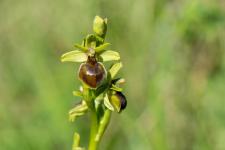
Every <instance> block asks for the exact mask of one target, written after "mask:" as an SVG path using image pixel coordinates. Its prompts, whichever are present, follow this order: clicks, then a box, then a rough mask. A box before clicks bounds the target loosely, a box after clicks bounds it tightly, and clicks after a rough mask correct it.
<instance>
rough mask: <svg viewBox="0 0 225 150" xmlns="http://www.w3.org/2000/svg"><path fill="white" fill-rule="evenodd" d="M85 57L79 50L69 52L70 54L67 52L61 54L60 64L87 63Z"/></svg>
mask: <svg viewBox="0 0 225 150" xmlns="http://www.w3.org/2000/svg"><path fill="white" fill-rule="evenodd" d="M87 58H88V57H87V55H86V54H85V53H84V52H82V51H80V50H74V51H70V52H67V53H65V54H63V55H62V56H61V61H62V62H66V61H69V62H85V61H87Z"/></svg>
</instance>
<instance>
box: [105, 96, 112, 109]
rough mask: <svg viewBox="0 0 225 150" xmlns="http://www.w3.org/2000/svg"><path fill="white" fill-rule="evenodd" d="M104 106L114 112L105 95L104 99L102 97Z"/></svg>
mask: <svg viewBox="0 0 225 150" xmlns="http://www.w3.org/2000/svg"><path fill="white" fill-rule="evenodd" d="M104 105H105V106H106V107H107V108H108V109H109V110H111V111H114V107H113V105H112V104H111V103H110V100H109V97H108V94H105V97H104Z"/></svg>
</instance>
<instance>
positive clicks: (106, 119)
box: [95, 109, 111, 141]
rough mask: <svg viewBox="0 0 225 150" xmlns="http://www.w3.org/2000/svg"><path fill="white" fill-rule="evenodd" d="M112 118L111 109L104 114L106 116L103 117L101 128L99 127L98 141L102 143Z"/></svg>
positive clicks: (96, 138)
mask: <svg viewBox="0 0 225 150" xmlns="http://www.w3.org/2000/svg"><path fill="white" fill-rule="evenodd" d="M110 118H111V111H110V110H109V109H106V110H105V112H104V116H103V117H102V119H101V121H100V123H99V127H98V133H97V135H96V137H95V140H96V141H100V140H101V138H102V136H103V134H104V132H105V130H106V128H107V126H108V124H109V121H110Z"/></svg>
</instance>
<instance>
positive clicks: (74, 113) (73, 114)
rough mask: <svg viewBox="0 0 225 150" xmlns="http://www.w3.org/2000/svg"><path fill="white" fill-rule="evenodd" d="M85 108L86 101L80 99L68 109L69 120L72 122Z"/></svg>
mask: <svg viewBox="0 0 225 150" xmlns="http://www.w3.org/2000/svg"><path fill="white" fill-rule="evenodd" d="M87 110H88V106H87V104H86V102H85V101H82V102H81V103H80V104H78V105H76V106H75V107H74V108H73V109H71V110H70V111H69V121H71V122H74V121H75V119H76V118H77V117H79V116H82V115H84V114H85V113H86V112H87Z"/></svg>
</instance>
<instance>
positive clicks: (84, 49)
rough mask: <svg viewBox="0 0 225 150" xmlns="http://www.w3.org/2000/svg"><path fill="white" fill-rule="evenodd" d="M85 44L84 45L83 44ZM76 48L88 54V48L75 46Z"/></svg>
mask: <svg viewBox="0 0 225 150" xmlns="http://www.w3.org/2000/svg"><path fill="white" fill-rule="evenodd" d="M82 44H83V43H82ZM74 47H76V48H78V49H79V50H82V51H84V52H87V51H88V48H87V47H84V46H81V45H79V44H75V45H74Z"/></svg>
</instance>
